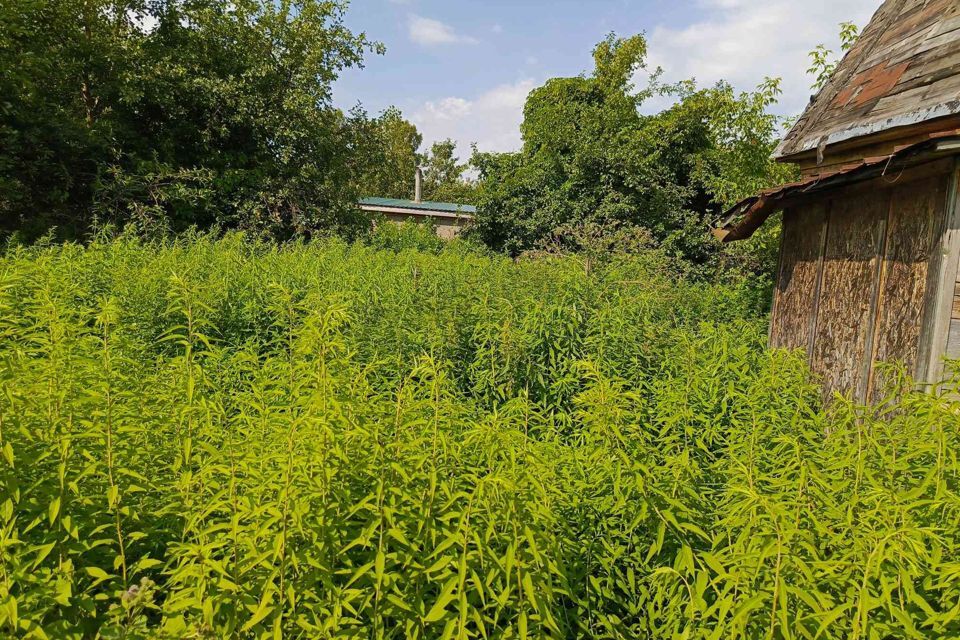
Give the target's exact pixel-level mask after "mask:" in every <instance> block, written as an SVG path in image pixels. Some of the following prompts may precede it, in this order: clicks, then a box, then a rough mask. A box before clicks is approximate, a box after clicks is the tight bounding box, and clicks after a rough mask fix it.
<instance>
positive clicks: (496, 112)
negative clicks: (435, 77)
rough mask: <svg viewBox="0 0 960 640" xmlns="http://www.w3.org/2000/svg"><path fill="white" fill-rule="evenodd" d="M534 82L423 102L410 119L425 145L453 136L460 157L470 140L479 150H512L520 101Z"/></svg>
mask: <svg viewBox="0 0 960 640" xmlns="http://www.w3.org/2000/svg"><path fill="white" fill-rule="evenodd" d="M536 86H537V83H536V82H534V81H533V80H529V79H528V80H521V81H519V82H516V83H513V84H503V85H500V86H497V87H494V88H492V89H490V90H489V91H486V92H484V93H482V94H480V95H478V96H476V97H474V98H472V99H467V98H462V97H448V98H443V99H442V100H437V101H430V102H426V103H424V104H423V105H422V106H421V107H420V108H419V109H417V110H416V111H414V112H413V114H412V117H411V119H412V120H413V123H414V124H416V125H417V128H419V129H420V132H421V133H422V134H423V138H424V146H425V147H427V148H429V146H430V145H431V144H432V143H433V142H436V141H438V140H444V139H446V138H452V139H454V140H456V141H457V143H458V147H457V150H458V152H459V154H460V157H461V158H462V159H463V158H468V157H469V156H470V145H471V143H476V144H477V146H478V147H479V148H480V149H481V150H482V151H513V150H516V149H517V148H519V146H520V122H521V121H522V119H523V105H524V104H525V103H526V100H527V95H529V93H530V91H532V90H533V88H534V87H536Z"/></svg>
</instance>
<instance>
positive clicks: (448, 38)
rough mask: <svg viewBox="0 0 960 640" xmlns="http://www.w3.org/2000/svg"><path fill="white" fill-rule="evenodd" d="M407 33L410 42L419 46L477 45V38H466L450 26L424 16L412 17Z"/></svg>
mask: <svg viewBox="0 0 960 640" xmlns="http://www.w3.org/2000/svg"><path fill="white" fill-rule="evenodd" d="M407 33H408V34H409V36H410V40H412V41H413V42H415V43H416V44H419V45H424V46H435V45H441V44H476V43H477V42H478V41H477V39H476V38H472V37H470V36H465V35H462V34H460V33H457V31H456V30H455V29H454V28H453V27H451V26H450V25H448V24H445V23H443V22H440V21H439V20H434V19H433V18H424V17H423V16H418V15H411V16H410V18H409V20H408V21H407Z"/></svg>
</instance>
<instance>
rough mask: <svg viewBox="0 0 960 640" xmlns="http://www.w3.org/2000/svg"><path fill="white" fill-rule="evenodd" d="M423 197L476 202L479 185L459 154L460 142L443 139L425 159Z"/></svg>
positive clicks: (423, 166) (431, 148) (432, 147)
mask: <svg viewBox="0 0 960 640" xmlns="http://www.w3.org/2000/svg"><path fill="white" fill-rule="evenodd" d="M422 163H423V164H422V168H423V197H424V199H426V200H433V201H435V202H456V203H461V204H472V203H473V200H474V197H475V195H476V185H475V184H474V183H473V182H471V181H469V180H468V179H467V178H466V176H465V174H466V172H467V169H469V165H468V164H467V163H461V162H460V159H459V158H458V157H457V143H456V142H454V141H453V140H450V139H447V140H441V141H440V142H435V143H433V145H432V146H431V147H430V152H429V153H428V154H426V155H425V156H424V157H423V159H422Z"/></svg>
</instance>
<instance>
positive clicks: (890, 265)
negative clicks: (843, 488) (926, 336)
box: [868, 177, 947, 399]
mask: <svg viewBox="0 0 960 640" xmlns="http://www.w3.org/2000/svg"><path fill="white" fill-rule="evenodd" d="M946 191H947V179H945V178H942V177H941V178H930V179H927V180H924V181H921V182H916V183H913V184H909V185H905V186H903V187H899V188H897V189H894V191H893V195H892V201H891V204H890V213H889V217H888V220H887V240H886V243H885V245H886V248H885V252H884V253H885V255H884V260H883V269H882V276H881V279H880V287H879V297H878V302H877V318H876V322H875V327H876V328H875V332H874V341H873V362H874V363H877V362H889V363H893V362H898V363H902V364H903V365H904V366H905V367H906V368H907V371H908V372H909V373H910V374H911V375H916V374H917V372H918V365H919V363H920V340H921V330H922V327H923V320H924V318H923V315H924V311H925V308H924V300H925V299H926V293H927V292H926V289H927V276H928V271H929V267H930V262H931V259H932V258H933V252H934V248H935V239H936V238H935V235H936V232H937V231H938V230H939V229H940V228H941V227H942V221H943V216H944V208H945V205H946V197H947V196H946ZM885 384H886V381H885V380H884V379H883V377H882V376H880V375H878V374H877V371H876V366H872V367H871V373H870V382H869V390H868V397H870V398H872V399H876V398H878V397H879V395H880V394H881V393H882V392H883V387H884V386H885Z"/></svg>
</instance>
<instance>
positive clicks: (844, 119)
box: [775, 0, 960, 160]
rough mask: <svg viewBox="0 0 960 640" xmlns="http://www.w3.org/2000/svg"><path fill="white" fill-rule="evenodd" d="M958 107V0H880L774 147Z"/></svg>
mask: <svg viewBox="0 0 960 640" xmlns="http://www.w3.org/2000/svg"><path fill="white" fill-rule="evenodd" d="M957 114H960V2H958V0H886V2H884V3H883V6H881V7H880V9H879V10H878V11H877V13H876V15H875V16H874V17H873V20H872V21H871V22H870V24H869V26H867V28H866V29H865V30H864V31H863V33H862V34H861V36H860V38H859V40H858V41H857V43H856V45H855V46H854V47H853V48H852V49H851V50H850V51H849V52H848V54H847V55H846V57H845V58H844V59H843V61H842V62H841V63H840V65H839V66H838V67H837V70H836V72H835V73H834V75H833V77H832V78H831V80H830V82H829V83H828V84H827V85H826V86H825V87H824V88H823V90H822V91H821V92H820V93H819V94H818V95H817V96H816V97H815V98H813V100H812V101H811V103H810V105H809V106H808V107H807V110H806V111H805V112H804V114H803V116H801V118H800V120H799V121H798V122H797V124H796V126H794V128H793V130H791V131H790V133H789V134H788V135H787V137H786V138H785V139H784V141H783V143H782V144H781V145H780V147H779V148H778V149H777V151H776V153H775V156H776V157H777V158H778V159H781V160H790V159H792V158H793V157H795V156H799V155H801V154H805V153H808V152H811V151H819V152H821V153H822V152H823V150H824V149H825V148H826V147H828V146H829V145H834V144H838V143H841V142H849V141H853V140H854V139H857V138H863V137H867V136H873V134H879V133H883V132H888V131H892V130H895V129H899V128H902V127H912V126H915V125H919V124H923V123H928V122H930V121H933V120H936V119H939V118H946V117H950V116H956V115H957Z"/></svg>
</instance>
